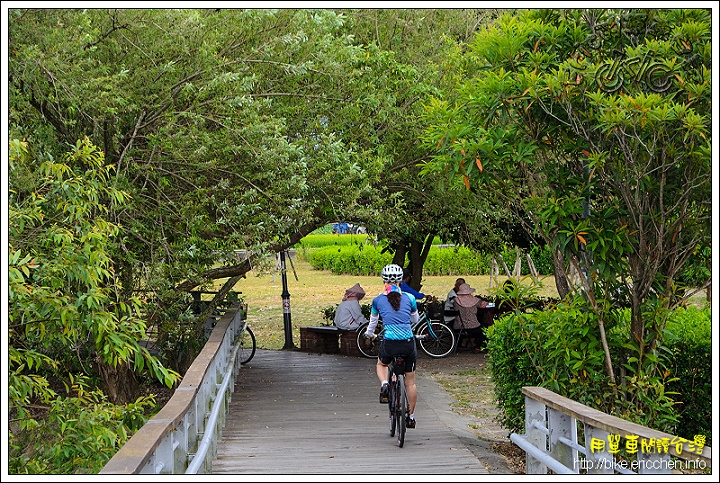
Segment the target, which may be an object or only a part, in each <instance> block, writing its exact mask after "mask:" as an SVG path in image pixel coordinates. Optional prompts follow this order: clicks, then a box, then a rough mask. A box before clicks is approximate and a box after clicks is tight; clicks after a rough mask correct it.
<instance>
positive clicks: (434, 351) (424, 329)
mask: <svg viewBox="0 0 720 483" xmlns="http://www.w3.org/2000/svg"><path fill="white" fill-rule="evenodd" d="M417 335H419V336H421V337H420V348H421V349H422V350H423V352H425V353H426V354H427V355H429V356H430V357H432V358H434V359H439V358H441V357H446V356H448V355H449V354H450V353H451V352H452V350H453V347H454V346H455V334H454V333H453V331H452V329H450V327H448V326H447V325H445V324H443V323H442V322H437V321H432V322H430V323H429V324H423V325H422V326H421V327H419V328H418V331H417Z"/></svg>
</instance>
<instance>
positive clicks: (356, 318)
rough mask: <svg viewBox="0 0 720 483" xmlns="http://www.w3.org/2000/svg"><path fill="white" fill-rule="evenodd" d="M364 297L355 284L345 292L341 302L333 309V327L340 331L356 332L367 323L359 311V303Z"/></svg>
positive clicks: (359, 287) (357, 284)
mask: <svg viewBox="0 0 720 483" xmlns="http://www.w3.org/2000/svg"><path fill="white" fill-rule="evenodd" d="M363 297H365V290H363V288H362V287H361V286H360V284H359V283H356V284H355V285H353V286H352V287H350V288H349V289H347V290H346V291H345V295H344V296H343V299H342V302H340V305H338V307H337V309H335V320H334V321H333V322H334V324H335V326H336V327H338V328H339V329H342V330H356V329H357V328H358V327H360V326H361V325H363V324H365V323H367V321H368V320H367V319H366V318H365V316H364V315H363V313H362V310H361V309H360V301H361V300H362V299H363Z"/></svg>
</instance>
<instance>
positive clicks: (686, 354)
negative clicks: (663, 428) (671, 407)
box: [665, 306, 712, 446]
mask: <svg viewBox="0 0 720 483" xmlns="http://www.w3.org/2000/svg"><path fill="white" fill-rule="evenodd" d="M710 324H711V317H710V308H709V307H705V308H703V309H700V308H698V307H693V306H689V307H687V308H684V309H678V310H677V311H676V312H675V314H674V317H673V318H672V319H671V320H670V321H669V322H668V325H667V327H666V339H665V343H666V344H667V345H668V346H669V347H671V348H672V352H673V360H672V366H671V370H672V373H673V375H674V376H675V377H677V378H678V380H677V381H674V382H671V383H670V384H668V387H667V390H668V391H673V392H677V393H678V394H679V395H678V397H677V398H676V399H677V401H678V402H679V403H680V406H679V408H678V412H679V413H680V421H679V427H680V428H683V431H684V432H686V433H687V434H688V435H690V436H694V435H699V434H701V435H704V436H706V438H707V441H706V444H707V445H708V446H712V438H711V435H712V425H711V422H712V392H711V391H712V338H711V326H710ZM686 437H687V436H686Z"/></svg>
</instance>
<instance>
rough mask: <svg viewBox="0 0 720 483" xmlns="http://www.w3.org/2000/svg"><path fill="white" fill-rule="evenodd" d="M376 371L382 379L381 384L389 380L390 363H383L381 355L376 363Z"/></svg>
mask: <svg viewBox="0 0 720 483" xmlns="http://www.w3.org/2000/svg"><path fill="white" fill-rule="evenodd" d="M375 372H377V376H378V379H380V384H382V383H384V382H388V365H387V364H383V362H382V360H381V359H380V358H379V357H378V360H377V364H375Z"/></svg>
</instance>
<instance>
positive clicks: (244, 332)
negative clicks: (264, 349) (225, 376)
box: [238, 320, 257, 364]
mask: <svg viewBox="0 0 720 483" xmlns="http://www.w3.org/2000/svg"><path fill="white" fill-rule="evenodd" d="M256 349H257V342H256V340H255V334H253V331H252V330H250V327H249V326H248V325H247V320H244V321H243V323H242V325H241V326H240V348H239V349H238V359H239V360H240V364H247V363H248V362H250V360H251V359H252V358H253V357H254V356H255V350H256Z"/></svg>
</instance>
